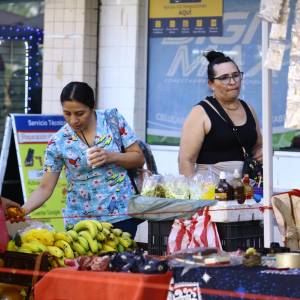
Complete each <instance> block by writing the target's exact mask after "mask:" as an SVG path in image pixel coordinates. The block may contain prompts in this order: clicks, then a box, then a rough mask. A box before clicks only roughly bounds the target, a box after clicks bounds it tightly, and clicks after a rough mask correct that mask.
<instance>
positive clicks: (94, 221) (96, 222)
mask: <svg viewBox="0 0 300 300" xmlns="http://www.w3.org/2000/svg"><path fill="white" fill-rule="evenodd" d="M90 221H92V222H93V223H95V224H96V226H97V228H98V231H102V229H103V226H102V224H101V222H99V221H98V220H90Z"/></svg>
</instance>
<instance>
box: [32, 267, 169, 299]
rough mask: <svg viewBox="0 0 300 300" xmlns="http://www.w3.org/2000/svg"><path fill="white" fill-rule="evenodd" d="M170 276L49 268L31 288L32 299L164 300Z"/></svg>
mask: <svg viewBox="0 0 300 300" xmlns="http://www.w3.org/2000/svg"><path fill="white" fill-rule="evenodd" d="M171 276H172V275H171V274H170V273H167V274H155V275H146V274H136V273H135V274H133V273H116V272H92V271H77V270H72V269H59V268H58V269H53V270H51V271H50V272H48V273H47V274H46V275H45V276H44V277H43V278H42V279H41V280H40V281H39V282H38V283H37V284H36V285H35V287H34V291H35V292H34V295H35V297H34V299H35V300H50V299H51V300H53V299H59V300H86V299H88V300H116V299H120V300H121V299H126V300H152V299H155V300H160V299H161V300H165V299H166V297H167V293H168V286H169V281H170V279H171Z"/></svg>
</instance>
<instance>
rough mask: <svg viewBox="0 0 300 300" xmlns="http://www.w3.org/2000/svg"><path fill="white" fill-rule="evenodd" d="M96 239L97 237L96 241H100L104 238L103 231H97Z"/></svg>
mask: <svg viewBox="0 0 300 300" xmlns="http://www.w3.org/2000/svg"><path fill="white" fill-rule="evenodd" d="M96 239H97V241H99V242H102V241H104V240H105V239H106V236H105V235H104V233H103V232H98V234H97V236H96Z"/></svg>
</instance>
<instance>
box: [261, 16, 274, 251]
mask: <svg viewBox="0 0 300 300" xmlns="http://www.w3.org/2000/svg"><path fill="white" fill-rule="evenodd" d="M268 40H269V23H268V22H267V21H265V20H262V136H263V164H264V206H270V205H271V197H272V194H273V148H272V101H271V86H272V74H271V71H270V70H269V69H268V68H265V67H264V62H265V58H266V54H267V50H268V44H269V43H268ZM273 240H274V227H273V213H272V210H270V209H266V210H264V246H265V247H270V243H271V242H272V241H273Z"/></svg>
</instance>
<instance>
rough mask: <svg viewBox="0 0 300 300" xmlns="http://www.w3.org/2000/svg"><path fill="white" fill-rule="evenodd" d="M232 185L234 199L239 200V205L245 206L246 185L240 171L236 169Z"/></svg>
mask: <svg viewBox="0 0 300 300" xmlns="http://www.w3.org/2000/svg"><path fill="white" fill-rule="evenodd" d="M231 184H232V188H233V199H234V200H237V202H238V203H239V204H243V203H244V202H245V193H244V184H243V182H242V178H241V176H240V173H239V171H238V169H235V170H234V172H233V181H232V183H231Z"/></svg>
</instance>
